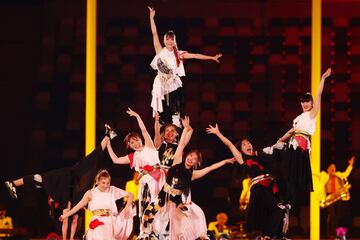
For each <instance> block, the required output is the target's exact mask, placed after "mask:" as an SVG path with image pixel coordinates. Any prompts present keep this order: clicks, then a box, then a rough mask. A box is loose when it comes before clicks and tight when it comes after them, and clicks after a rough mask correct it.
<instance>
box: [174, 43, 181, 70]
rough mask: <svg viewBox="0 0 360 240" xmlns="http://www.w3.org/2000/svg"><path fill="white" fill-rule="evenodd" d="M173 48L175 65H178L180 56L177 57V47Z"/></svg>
mask: <svg viewBox="0 0 360 240" xmlns="http://www.w3.org/2000/svg"><path fill="white" fill-rule="evenodd" d="M173 50H174V55H175V59H176V65H177V66H179V65H180V58H179V53H178V49H177V47H175V46H174V47H173Z"/></svg>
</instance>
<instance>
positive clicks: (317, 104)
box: [310, 68, 331, 118]
mask: <svg viewBox="0 0 360 240" xmlns="http://www.w3.org/2000/svg"><path fill="white" fill-rule="evenodd" d="M330 74H331V68H328V69H327V70H326V72H325V73H324V74H323V75H322V76H321V81H320V84H319V88H318V92H317V94H316V99H315V102H314V106H313V108H312V109H311V112H310V117H311V118H315V117H316V116H317V114H318V112H319V109H320V105H321V95H322V92H323V89H324V84H325V79H326V78H328V77H329V76H330Z"/></svg>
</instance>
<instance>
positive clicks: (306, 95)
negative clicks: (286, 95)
mask: <svg viewBox="0 0 360 240" xmlns="http://www.w3.org/2000/svg"><path fill="white" fill-rule="evenodd" d="M299 100H300V102H314V99H313V96H312V95H311V93H309V92H307V93H304V94H302V95H301V96H300V97H299Z"/></svg>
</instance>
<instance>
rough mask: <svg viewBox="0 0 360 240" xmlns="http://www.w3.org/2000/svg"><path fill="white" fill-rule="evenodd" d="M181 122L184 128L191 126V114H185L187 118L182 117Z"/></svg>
mask: <svg viewBox="0 0 360 240" xmlns="http://www.w3.org/2000/svg"><path fill="white" fill-rule="evenodd" d="M181 123H182V125H183V126H184V128H190V118H189V116H185V118H183V119H181Z"/></svg>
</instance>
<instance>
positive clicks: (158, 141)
mask: <svg viewBox="0 0 360 240" xmlns="http://www.w3.org/2000/svg"><path fill="white" fill-rule="evenodd" d="M154 132H155V136H154V146H155V148H156V149H159V148H160V146H161V142H162V139H161V133H160V124H159V113H158V112H156V113H155V123H154Z"/></svg>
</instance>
